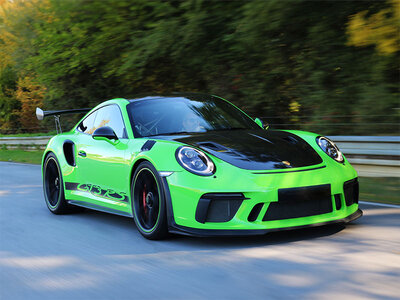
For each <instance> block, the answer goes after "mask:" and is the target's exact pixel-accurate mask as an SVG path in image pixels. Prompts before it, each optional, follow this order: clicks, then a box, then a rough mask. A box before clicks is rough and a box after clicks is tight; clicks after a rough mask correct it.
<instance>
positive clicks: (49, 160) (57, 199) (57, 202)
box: [43, 153, 70, 214]
mask: <svg viewBox="0 0 400 300" xmlns="http://www.w3.org/2000/svg"><path fill="white" fill-rule="evenodd" d="M43 189H44V197H45V200H46V205H47V207H48V209H49V210H50V211H51V212H52V213H54V214H64V213H67V212H69V208H70V206H69V205H68V203H67V202H66V200H65V197H64V188H63V179H62V174H61V170H60V165H59V163H58V160H57V158H56V156H55V155H54V154H53V153H50V154H49V155H47V157H46V160H45V162H44V164H43Z"/></svg>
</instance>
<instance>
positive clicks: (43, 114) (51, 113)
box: [36, 107, 90, 134]
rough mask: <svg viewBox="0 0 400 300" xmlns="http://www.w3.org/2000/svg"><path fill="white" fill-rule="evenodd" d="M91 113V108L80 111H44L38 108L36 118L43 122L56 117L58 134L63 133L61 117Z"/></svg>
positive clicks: (79, 109)
mask: <svg viewBox="0 0 400 300" xmlns="http://www.w3.org/2000/svg"><path fill="white" fill-rule="evenodd" d="M88 111H90V108H78V109H65V110H47V111H43V110H41V109H40V108H39V107H36V117H37V118H38V120H43V119H44V118H46V117H49V116H54V120H55V123H56V130H57V134H59V133H62V130H61V124H60V115H66V114H80V113H86V112H88Z"/></svg>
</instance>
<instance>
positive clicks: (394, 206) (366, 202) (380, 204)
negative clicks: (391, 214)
mask: <svg viewBox="0 0 400 300" xmlns="http://www.w3.org/2000/svg"><path fill="white" fill-rule="evenodd" d="M358 203H361V204H368V205H376V206H383V207H393V208H400V205H396V204H385V203H376V202H368V201H359V202H358Z"/></svg>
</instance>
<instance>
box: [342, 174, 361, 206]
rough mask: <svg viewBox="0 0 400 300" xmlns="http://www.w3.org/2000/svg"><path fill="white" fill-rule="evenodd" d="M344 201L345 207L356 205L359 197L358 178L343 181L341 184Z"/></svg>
mask: <svg viewBox="0 0 400 300" xmlns="http://www.w3.org/2000/svg"><path fill="white" fill-rule="evenodd" d="M343 194H344V200H345V202H346V205H347V206H350V205H353V204H354V203H358V197H359V184H358V177H356V178H354V179H351V180H348V181H345V182H344V183H343Z"/></svg>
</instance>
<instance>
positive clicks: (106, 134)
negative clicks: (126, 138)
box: [92, 126, 118, 140]
mask: <svg viewBox="0 0 400 300" xmlns="http://www.w3.org/2000/svg"><path fill="white" fill-rule="evenodd" d="M92 137H93V138H94V139H95V140H104V139H106V140H118V137H117V135H116V134H115V132H114V130H113V129H112V128H111V127H108V126H104V127H100V128H97V129H96V130H95V131H94V132H93V134H92Z"/></svg>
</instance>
